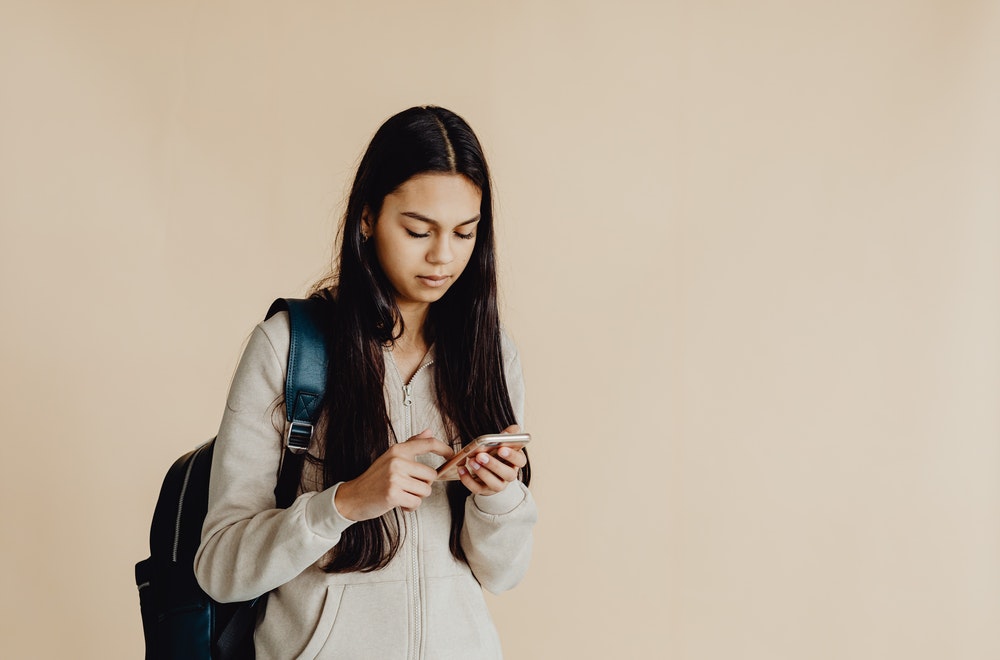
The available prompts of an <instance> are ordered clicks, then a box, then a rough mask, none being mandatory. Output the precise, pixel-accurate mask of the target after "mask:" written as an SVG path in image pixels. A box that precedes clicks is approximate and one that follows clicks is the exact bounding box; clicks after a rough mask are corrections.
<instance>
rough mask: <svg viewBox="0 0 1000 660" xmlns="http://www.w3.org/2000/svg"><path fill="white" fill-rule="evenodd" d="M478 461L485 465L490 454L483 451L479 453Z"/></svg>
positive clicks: (488, 460)
mask: <svg viewBox="0 0 1000 660" xmlns="http://www.w3.org/2000/svg"><path fill="white" fill-rule="evenodd" d="M479 462H480V463H482V464H483V465H486V464H487V463H489V462H490V455H489V454H487V453H486V452H483V453H482V454H480V455H479Z"/></svg>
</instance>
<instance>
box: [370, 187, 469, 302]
mask: <svg viewBox="0 0 1000 660" xmlns="http://www.w3.org/2000/svg"><path fill="white" fill-rule="evenodd" d="M482 199H483V196H482V192H480V190H479V188H477V187H476V185H475V184H474V183H472V181H470V180H469V179H467V178H466V177H464V176H462V175H461V174H418V175H417V176H414V177H412V178H410V179H409V180H407V181H406V182H405V183H404V184H403V185H401V186H400V187H399V188H398V189H396V191H395V192H393V193H391V194H389V195H386V197H385V201H384V202H383V203H382V210H381V212H380V213H379V216H378V218H377V219H375V220H374V221H372V218H370V217H369V216H368V215H367V214H366V215H365V216H364V218H363V224H364V230H365V233H367V234H368V235H369V236H371V238H372V240H374V242H375V254H376V255H377V256H378V261H379V265H380V266H381V267H382V270H383V272H385V274H386V277H388V278H389V282H390V283H391V284H392V286H393V288H394V289H395V290H396V302H397V304H398V305H399V306H400V307H404V306H410V305H427V304H430V303H432V302H434V301H436V300H440V298H441V296H443V295H444V294H445V292H447V291H448V289H449V288H450V287H451V285H452V284H454V283H455V281H456V280H457V279H458V277H459V276H460V275H461V274H462V272H463V271H464V270H465V266H466V265H467V264H468V263H469V258H470V257H471V256H472V249H473V248H474V247H475V245H476V230H477V228H478V225H479V209H480V204H481V203H482Z"/></svg>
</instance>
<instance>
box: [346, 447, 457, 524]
mask: <svg viewBox="0 0 1000 660" xmlns="http://www.w3.org/2000/svg"><path fill="white" fill-rule="evenodd" d="M428 453H430V454H438V455H439V456H443V457H445V458H446V459H447V458H451V456H452V455H453V454H454V453H455V452H454V451H452V449H451V447H449V446H448V445H446V444H445V443H443V442H441V441H440V440H438V439H436V438H435V437H434V436H433V435H431V433H430V430H428V429H425V430H423V431H421V432H420V433H418V434H417V435H415V436H413V437H411V438H410V439H409V440H407V441H406V442H399V443H396V444H394V445H393V446H392V447H390V448H389V449H388V450H387V451H386V452H385V453H384V454H382V455H381V456H379V457H378V458H376V459H375V462H374V463H372V464H371V466H369V468H368V469H367V470H365V471H364V472H363V473H362V474H361V476H360V477H358V478H357V479H352V480H350V481H345V482H344V483H342V484H340V488H338V489H337V496H336V499H335V501H334V504H335V505H336V507H337V511H339V512H340V514H341V515H342V516H344V517H345V518H347V519H349V520H355V521H358V520H369V519H371V518H378V517H379V516H381V515H382V514H383V513H385V512H387V511H391V510H392V509H394V508H395V507H397V506H398V507H402V508H403V509H406V510H407V511H412V510H413V509H416V508H417V507H418V506H420V503H421V502H422V501H423V499H424V498H425V497H427V496H428V495H430V494H431V484H432V483H434V480H435V479H436V478H437V471H436V470H435V469H434V468H432V467H428V466H426V465H424V464H423V463H418V462H417V461H416V460H415V459H416V457H417V456H419V455H420V454H428Z"/></svg>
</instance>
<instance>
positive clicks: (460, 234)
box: [455, 231, 476, 241]
mask: <svg viewBox="0 0 1000 660" xmlns="http://www.w3.org/2000/svg"><path fill="white" fill-rule="evenodd" d="M455 236H458V237H459V238H464V239H465V240H467V241H471V240H472V239H473V238H475V237H476V232H474V231H470V232H469V233H468V234H463V233H462V232H460V231H456V232H455Z"/></svg>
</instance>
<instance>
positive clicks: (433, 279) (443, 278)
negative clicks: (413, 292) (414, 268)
mask: <svg viewBox="0 0 1000 660" xmlns="http://www.w3.org/2000/svg"><path fill="white" fill-rule="evenodd" d="M417 279H418V280H420V281H421V282H423V283H424V284H425V285H426V286H429V287H439V286H444V284H445V282H447V281H448V280H449V279H450V276H449V275H418V276H417Z"/></svg>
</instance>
